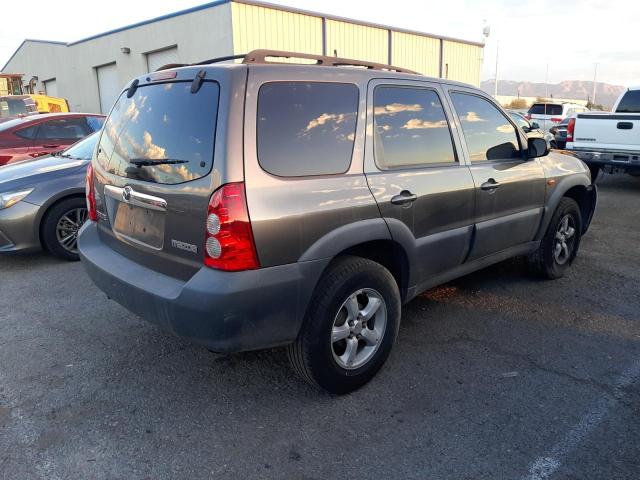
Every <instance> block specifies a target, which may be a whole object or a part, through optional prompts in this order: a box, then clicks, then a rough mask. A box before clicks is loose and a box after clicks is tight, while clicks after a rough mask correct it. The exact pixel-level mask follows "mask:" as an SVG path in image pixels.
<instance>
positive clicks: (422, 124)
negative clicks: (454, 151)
mask: <svg viewBox="0 0 640 480" xmlns="http://www.w3.org/2000/svg"><path fill="white" fill-rule="evenodd" d="M400 128H404V129H405V130H415V129H427V128H447V121H446V120H438V121H437V122H434V121H431V120H422V119H420V118H412V119H411V120H409V121H408V122H407V123H405V124H404V125H403V126H402V127H400Z"/></svg>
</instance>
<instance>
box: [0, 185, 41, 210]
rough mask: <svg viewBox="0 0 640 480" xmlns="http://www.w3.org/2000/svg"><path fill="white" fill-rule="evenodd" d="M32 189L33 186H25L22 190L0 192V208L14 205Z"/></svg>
mask: <svg viewBox="0 0 640 480" xmlns="http://www.w3.org/2000/svg"><path fill="white" fill-rule="evenodd" d="M33 190H34V188H25V189H24V190H14V191H13V192H0V210H3V209H5V208H9V207H10V206H12V205H15V204H16V203H18V202H19V201H20V200H23V199H24V198H25V197H26V196H27V195H29V194H30V193H31V192H33Z"/></svg>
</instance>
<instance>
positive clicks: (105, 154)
mask: <svg viewBox="0 0 640 480" xmlns="http://www.w3.org/2000/svg"><path fill="white" fill-rule="evenodd" d="M219 94H220V88H219V86H218V83H216V82H211V81H205V82H204V83H203V84H202V87H201V88H200V90H199V91H198V92H197V93H191V82H172V83H156V84H151V85H143V86H140V87H138V88H137V90H136V92H135V94H134V95H133V96H132V97H131V98H127V95H126V92H125V93H123V94H122V95H120V98H119V99H118V100H117V102H116V104H115V105H114V107H113V109H112V111H111V113H110V114H109V118H108V119H107V121H106V123H105V125H104V128H103V131H102V136H101V138H100V148H99V150H98V155H97V157H96V161H97V163H98V165H100V167H102V168H104V169H105V170H106V171H107V172H109V173H111V174H114V175H119V176H122V177H128V178H135V179H137V180H143V181H148V182H153V183H162V184H177V183H184V182H188V181H192V180H195V179H197V178H201V177H203V176H205V175H208V174H209V172H210V171H211V168H212V165H213V149H214V144H215V131H216V122H217V115H218V98H219Z"/></svg>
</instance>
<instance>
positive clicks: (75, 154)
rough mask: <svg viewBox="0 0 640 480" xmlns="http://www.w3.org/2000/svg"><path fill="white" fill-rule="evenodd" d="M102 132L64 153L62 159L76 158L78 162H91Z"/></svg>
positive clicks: (72, 146)
mask: <svg viewBox="0 0 640 480" xmlns="http://www.w3.org/2000/svg"><path fill="white" fill-rule="evenodd" d="M99 135H100V132H96V133H92V134H91V135H89V136H88V137H86V138H83V139H82V140H80V141H79V142H76V143H74V144H73V145H71V146H70V147H69V148H67V149H66V150H65V151H64V152H62V153H61V154H60V156H61V157H69V158H75V159H78V160H91V156H92V155H93V149H94V148H95V146H96V143H97V142H98V136H99Z"/></svg>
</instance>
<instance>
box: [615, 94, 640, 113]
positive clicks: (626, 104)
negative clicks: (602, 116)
mask: <svg viewBox="0 0 640 480" xmlns="http://www.w3.org/2000/svg"><path fill="white" fill-rule="evenodd" d="M616 112H618V113H640V90H629V91H628V92H627V93H625V94H624V96H623V97H622V99H621V100H620V103H619V104H618V108H616Z"/></svg>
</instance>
